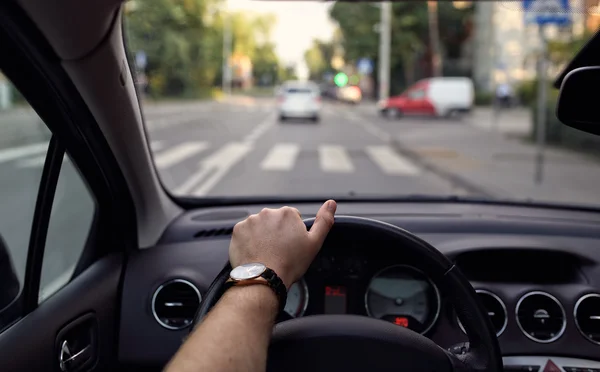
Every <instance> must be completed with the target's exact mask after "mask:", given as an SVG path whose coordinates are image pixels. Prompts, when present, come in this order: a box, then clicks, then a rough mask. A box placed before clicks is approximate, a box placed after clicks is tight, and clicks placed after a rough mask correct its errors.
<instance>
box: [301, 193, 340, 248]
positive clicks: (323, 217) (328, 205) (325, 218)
mask: <svg viewBox="0 0 600 372" xmlns="http://www.w3.org/2000/svg"><path fill="white" fill-rule="evenodd" d="M336 209H337V204H336V202H335V201H334V200H327V201H326V202H325V203H324V204H323V205H322V206H321V208H320V209H319V211H318V212H317V218H316V219H315V223H314V224H313V225H312V227H311V228H310V231H309V233H308V235H309V236H310V238H311V239H312V240H313V241H314V242H315V244H318V245H319V248H321V245H323V242H324V241H325V238H326V237H327V234H328V233H329V230H331V227H332V226H333V216H334V214H335V210H336Z"/></svg>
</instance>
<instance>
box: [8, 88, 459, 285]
mask: <svg viewBox="0 0 600 372" xmlns="http://www.w3.org/2000/svg"><path fill="white" fill-rule="evenodd" d="M144 111H145V114H144V116H145V122H146V125H147V128H148V132H149V134H150V140H151V147H152V148H153V153H154V160H155V163H156V166H157V168H158V169H159V174H160V176H161V179H162V181H163V184H164V185H165V187H166V188H167V189H169V190H170V191H171V192H172V193H174V194H176V195H193V196H196V197H207V196H299V195H300V196H318V197H322V198H324V199H325V198H330V197H336V196H340V195H358V196H361V195H362V196H370V195H381V194H385V195H403V194H457V193H464V192H465V190H462V189H459V188H457V187H456V186H454V185H453V184H452V183H450V182H449V181H447V180H446V179H444V178H441V177H439V176H437V175H436V174H434V173H431V172H429V171H427V170H425V169H423V168H422V167H420V166H419V164H418V163H415V162H414V161H412V160H411V159H410V158H407V157H405V156H403V155H402V154H401V153H399V152H397V151H396V150H395V148H394V147H393V146H392V145H391V142H390V140H391V134H390V133H397V132H398V130H405V131H406V133H407V135H408V134H410V128H411V126H414V127H416V126H419V125H422V123H421V122H419V120H417V119H415V120H411V119H404V120H402V122H401V124H399V122H390V121H389V120H387V119H384V118H380V117H378V115H377V113H376V111H375V109H374V106H349V105H344V104H334V103H326V104H324V107H323V110H322V114H321V121H320V122H319V123H312V122H309V121H306V122H302V121H295V122H285V123H279V122H278V120H277V115H276V108H275V102H274V100H272V99H249V98H243V99H236V100H233V101H230V102H197V103H169V104H160V105H150V104H148V105H146V106H145V110H144ZM23 115H25V114H16V116H15V115H11V116H6V117H4V118H3V116H2V115H0V133H2V132H3V131H6V133H8V130H9V129H10V128H12V127H11V125H12V124H14V122H18V123H19V127H20V128H21V130H20V131H19V136H18V138H15V139H14V140H11V141H8V140H7V141H4V143H3V144H2V147H0V173H1V174H2V177H0V201H1V205H2V211H1V212H0V234H1V235H2V237H3V238H4V240H5V241H6V244H7V246H8V249H9V251H10V252H11V254H12V258H13V263H14V266H15V269H16V270H17V272H18V275H19V277H20V278H21V279H22V278H23V277H24V269H25V263H26V255H27V244H28V241H29V235H30V226H31V221H32V218H33V209H34V205H35V200H36V197H37V187H38V184H39V179H40V176H41V172H42V166H43V161H44V156H45V151H46V147H47V141H48V133H47V132H44V131H43V130H40V126H39V120H38V119H37V118H36V117H35V115H25V116H23ZM27 123H29V124H27ZM443 124H444V123H443V122H442V121H438V122H437V124H436V125H443ZM27 125H29V127H30V128H32V129H31V131H30V132H27V131H25V132H27V133H30V135H27V133H24V131H23V129H22V128H23V127H26V126H27ZM399 125H401V129H400V127H399ZM13 132H14V130H13ZM63 164H64V172H63V174H62V175H61V177H60V180H59V186H58V189H57V197H56V201H55V208H54V210H53V214H52V217H51V222H50V231H49V236H48V244H47V245H48V246H47V249H46V257H45V259H44V268H43V273H42V288H43V290H44V291H45V295H48V294H50V293H52V292H53V291H54V290H56V289H58V288H60V286H61V285H62V284H64V283H65V282H66V281H68V279H69V276H70V274H71V272H72V269H73V265H74V264H75V263H76V259H77V258H78V257H79V252H80V251H81V249H82V247H83V244H84V242H85V238H86V236H87V231H88V229H89V225H90V223H91V219H92V215H91V205H92V201H91V199H90V197H89V195H87V191H86V189H85V186H84V185H82V184H81V182H80V181H79V180H78V176H77V173H76V171H75V169H74V168H73V167H72V166H71V164H70V162H69V161H65V162H64V163H63Z"/></svg>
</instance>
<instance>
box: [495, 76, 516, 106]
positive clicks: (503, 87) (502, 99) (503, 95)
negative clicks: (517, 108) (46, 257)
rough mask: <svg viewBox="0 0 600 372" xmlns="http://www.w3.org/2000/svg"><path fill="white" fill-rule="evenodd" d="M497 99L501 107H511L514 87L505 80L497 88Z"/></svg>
mask: <svg viewBox="0 0 600 372" xmlns="http://www.w3.org/2000/svg"><path fill="white" fill-rule="evenodd" d="M496 100H497V102H498V104H499V106H500V107H501V108H509V107H511V103H512V88H511V86H510V85H509V84H508V83H506V82H504V83H502V84H500V85H498V88H497V89H496Z"/></svg>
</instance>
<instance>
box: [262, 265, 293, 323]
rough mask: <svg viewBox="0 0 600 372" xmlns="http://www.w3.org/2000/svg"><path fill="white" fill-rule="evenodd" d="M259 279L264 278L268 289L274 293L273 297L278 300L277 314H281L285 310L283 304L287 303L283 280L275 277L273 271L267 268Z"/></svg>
mask: <svg viewBox="0 0 600 372" xmlns="http://www.w3.org/2000/svg"><path fill="white" fill-rule="evenodd" d="M261 277H263V278H265V279H266V280H267V283H269V287H271V289H272V290H273V291H275V295H276V296H277V299H278V300H279V312H282V311H283V309H284V308H285V303H286V302H287V288H285V284H284V283H283V280H281V278H280V277H279V276H277V274H276V273H275V271H273V270H271V269H269V268H267V269H266V270H265V272H264V273H262V275H261Z"/></svg>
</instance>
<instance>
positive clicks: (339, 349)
mask: <svg viewBox="0 0 600 372" xmlns="http://www.w3.org/2000/svg"><path fill="white" fill-rule="evenodd" d="M314 221H315V219H314V218H311V219H306V220H304V223H305V224H306V227H307V229H310V227H311V226H312V224H313V223H314ZM334 230H335V231H336V232H337V233H338V234H340V233H341V234H360V236H363V237H366V238H368V237H373V238H374V239H375V238H378V239H380V238H386V239H388V240H390V241H392V242H393V243H394V244H395V245H397V246H399V247H402V249H405V250H407V251H410V253H411V254H412V255H413V256H414V257H416V258H417V260H418V261H419V262H420V263H421V265H420V266H419V269H421V270H422V271H423V272H424V273H425V274H427V275H428V276H429V277H431V278H432V280H433V281H434V282H436V284H437V285H438V287H439V288H440V290H441V291H442V292H443V293H444V294H445V295H446V297H447V298H448V299H449V300H450V302H451V303H452V305H453V306H454V309H455V310H456V313H457V315H458V317H459V319H460V321H461V323H462V325H463V327H464V329H465V333H466V334H467V337H468V339H469V342H468V343H465V344H464V345H463V347H457V348H453V349H452V351H447V350H444V349H442V348H441V347H440V346H438V345H437V344H435V343H434V342H433V341H431V340H430V339H428V338H427V337H425V336H422V335H420V334H418V333H416V332H413V331H411V330H409V329H407V328H404V327H399V326H397V325H395V324H392V323H390V322H386V321H381V320H378V319H373V318H369V317H365V316H358V315H315V316H307V317H302V318H297V319H292V320H287V321H284V322H281V323H279V324H277V325H276V326H275V328H274V331H273V336H272V339H271V345H270V347H269V354H268V360H267V370H268V371H328V372H329V371H331V370H340V371H343V370H352V371H360V370H364V371H410V372H420V371H423V372H425V371H427V372H433V371H435V372H467V371H489V372H502V371H503V365H502V355H501V354H500V347H499V345H498V339H497V337H496V334H495V331H494V329H493V326H492V324H491V321H490V319H489V317H488V315H487V312H486V310H485V309H484V308H483V307H482V306H481V305H480V303H479V300H478V299H477V295H476V293H475V290H474V289H473V287H472V286H471V284H470V283H469V281H467V279H466V278H465V277H464V276H463V274H462V273H461V272H460V270H459V269H458V268H457V267H456V266H455V265H454V264H453V263H452V262H451V261H450V260H448V258H447V257H446V256H444V255H443V254H442V253H441V252H440V251H438V250H437V249H435V248H434V247H433V246H432V245H430V244H429V243H427V242H425V241H424V240H422V239H420V238H418V237H417V236H415V235H414V234H412V233H410V232H408V231H406V230H403V229H401V228H399V227H397V226H394V225H391V224H388V223H385V222H381V221H377V220H373V219H368V218H360V217H352V216H336V217H335V223H334V225H333V228H332V231H334ZM230 271H231V266H230V265H229V263H228V264H227V265H226V267H225V268H224V269H223V270H222V271H221V272H220V273H219V275H218V276H217V278H216V279H215V281H214V282H213V283H212V284H211V286H210V287H209V289H208V292H207V293H206V295H205V296H204V300H203V301H202V304H201V306H200V308H199V310H198V312H197V314H196V317H195V318H194V322H193V327H192V329H194V328H195V327H196V325H197V324H198V323H199V322H200V321H201V320H202V318H204V317H205V316H206V314H207V313H208V311H209V310H210V309H211V308H212V307H213V306H214V305H215V304H216V303H217V301H218V300H219V298H220V297H221V295H222V294H223V288H224V283H225V282H226V281H227V279H228V278H229V272H230ZM232 352H234V351H232Z"/></svg>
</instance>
